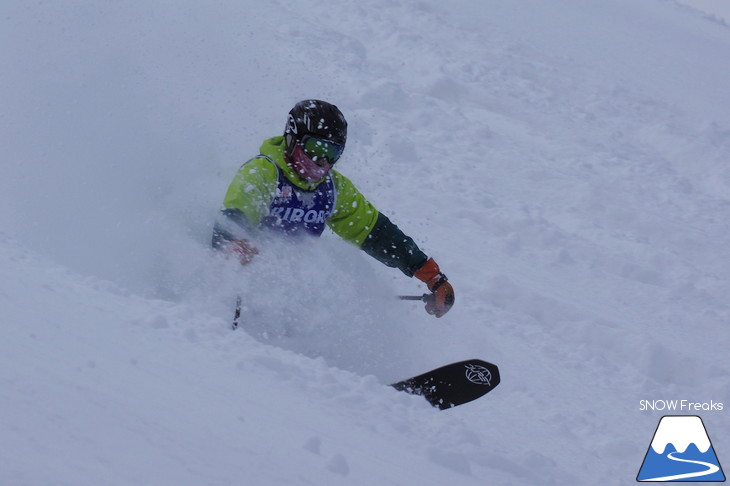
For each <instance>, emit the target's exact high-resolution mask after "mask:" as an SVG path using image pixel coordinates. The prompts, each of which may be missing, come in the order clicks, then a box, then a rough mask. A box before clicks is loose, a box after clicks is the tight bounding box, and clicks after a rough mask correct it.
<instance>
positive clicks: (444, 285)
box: [413, 258, 454, 317]
mask: <svg viewBox="0 0 730 486" xmlns="http://www.w3.org/2000/svg"><path fill="white" fill-rule="evenodd" d="M413 276H414V277H416V278H417V279H418V280H420V281H421V282H424V283H425V284H426V286H427V287H428V290H430V291H431V293H432V294H433V295H432V298H431V299H428V300H427V301H426V312H428V313H429V314H431V315H434V316H436V317H441V316H443V315H444V314H446V313H447V312H449V309H451V307H452V306H453V305H454V288H453V287H452V286H451V284H450V283H449V282H448V279H447V278H446V275H444V274H443V273H441V270H440V269H439V266H438V264H437V263H436V262H435V261H433V258H429V259H428V261H426V263H424V264H423V265H422V266H421V268H419V269H418V270H417V271H416V273H414V274H413Z"/></svg>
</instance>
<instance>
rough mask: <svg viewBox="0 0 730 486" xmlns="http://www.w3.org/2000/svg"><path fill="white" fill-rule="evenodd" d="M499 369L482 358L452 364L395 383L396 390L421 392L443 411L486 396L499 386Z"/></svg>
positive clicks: (419, 393)
mask: <svg viewBox="0 0 730 486" xmlns="http://www.w3.org/2000/svg"><path fill="white" fill-rule="evenodd" d="M499 381H500V377H499V368H497V366H496V365H494V364H492V363H487V362H486V361H482V360H480V359H469V360H466V361H459V362H457V363H451V364H448V365H446V366H442V367H441V368H436V369H435V370H431V371H428V372H426V373H424V374H422V375H418V376H414V377H413V378H409V379H407V380H403V381H399V382H398V383H393V384H392V385H390V386H392V387H393V388H395V389H396V390H399V391H404V392H406V393H410V394H412V395H421V396H423V398H425V399H426V400H428V402H429V403H430V404H431V405H433V406H434V407H437V408H439V409H440V410H445V409H447V408H452V407H456V406H457V405H462V404H464V403H467V402H471V401H472V400H476V399H477V398H479V397H481V396H484V395H486V394H487V393H489V392H490V391H492V390H493V389H494V388H495V387H496V386H497V385H499Z"/></svg>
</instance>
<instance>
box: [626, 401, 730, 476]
mask: <svg viewBox="0 0 730 486" xmlns="http://www.w3.org/2000/svg"><path fill="white" fill-rule="evenodd" d="M636 480H637V481H655V482H668V481H697V482H709V481H712V482H721V481H725V474H724V473H723V471H722V466H720V461H718V460H717V455H715V449H714V447H712V443H711V442H710V436H708V435H707V429H705V424H704V423H703V422H702V419H701V418H700V417H697V416H696V415H665V416H664V417H662V418H661V420H660V421H659V425H658V426H657V429H656V432H654V437H653V438H652V440H651V444H650V445H649V450H647V451H646V456H645V457H644V462H643V464H642V465H641V469H640V470H639V474H638V476H636Z"/></svg>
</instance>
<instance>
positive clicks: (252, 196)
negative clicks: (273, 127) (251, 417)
mask: <svg viewBox="0 0 730 486" xmlns="http://www.w3.org/2000/svg"><path fill="white" fill-rule="evenodd" d="M346 140H347V122H346V121H345V117H344V116H343V114H342V112H340V110H339V109H338V108H337V107H336V106H335V105H333V104H330V103H327V102H325V101H320V100H304V101H300V102H299V103H297V104H296V105H295V106H294V108H292V109H291V111H290V112H289V117H288V120H287V123H286V128H285V130H284V134H283V136H281V135H280V136H276V137H273V138H270V139H268V140H265V141H264V142H263V144H262V145H261V148H260V154H259V155H257V156H255V157H253V158H252V159H251V160H249V161H247V162H246V163H244V164H243V165H242V166H241V168H240V169H239V170H238V172H237V173H236V175H235V177H234V178H233V181H232V182H231V184H230V186H229V187H228V191H227V192H226V195H225V198H224V200H223V208H222V209H221V215H220V217H219V218H218V220H217V221H216V224H215V228H214V231H213V247H214V248H216V249H220V250H225V251H229V252H232V253H233V254H235V255H236V257H237V258H238V259H239V261H240V262H241V264H242V265H245V264H247V263H249V262H250V261H251V260H252V259H253V258H254V256H255V255H257V254H258V253H259V250H258V248H257V247H256V246H255V244H254V243H253V241H254V239H255V238H256V237H257V234H260V232H262V231H265V230H267V229H269V230H274V231H275V232H279V233H282V234H284V235H287V236H290V237H296V236H303V235H311V236H320V235H321V234H322V232H323V230H324V227H325V225H327V226H329V228H330V229H331V230H332V231H333V232H334V233H335V234H337V235H339V236H340V237H341V238H343V239H344V240H346V241H349V242H350V243H353V244H355V245H357V246H358V247H360V248H361V249H362V250H363V251H365V253H367V254H368V255H370V256H372V257H374V258H375V259H377V260H378V261H380V262H382V263H384V264H385V265H387V266H389V267H395V268H398V269H399V270H401V271H402V272H403V273H404V274H405V275H407V276H408V277H416V278H417V279H419V280H421V281H422V282H424V283H425V284H426V286H427V287H428V289H429V291H430V292H431V293H432V295H431V296H429V298H426V299H424V300H425V301H426V312H428V313H429V314H432V315H435V316H436V317H441V316H443V315H444V314H446V312H448V311H449V309H451V306H453V305H454V289H453V288H452V286H451V284H450V283H449V282H448V280H447V278H446V276H445V275H444V274H443V273H442V272H441V270H440V269H439V266H438V265H437V264H436V262H435V261H434V260H433V258H429V257H428V256H427V255H426V254H425V253H424V252H423V251H421V250H420V249H419V248H418V246H417V245H416V243H415V242H414V241H413V239H412V238H410V237H409V236H407V235H405V234H404V233H403V232H402V231H401V230H400V229H399V228H398V227H397V226H396V225H395V224H393V223H392V222H391V221H390V220H389V219H388V218H387V217H386V216H385V215H384V214H382V213H381V212H379V211H378V210H377V209H375V207H374V206H373V205H372V204H371V203H370V202H369V201H368V200H367V199H365V197H364V196H363V195H362V194H361V193H360V192H359V191H358V190H357V188H356V187H355V186H354V185H353V184H352V182H350V180H349V179H347V178H346V177H345V176H343V175H342V174H340V173H339V172H338V171H336V170H333V169H332V167H333V166H334V165H335V163H336V162H337V160H338V159H339V158H340V156H341V155H342V152H343V151H344V149H345V142H346Z"/></svg>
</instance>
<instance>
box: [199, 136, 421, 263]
mask: <svg viewBox="0 0 730 486" xmlns="http://www.w3.org/2000/svg"><path fill="white" fill-rule="evenodd" d="M284 152H285V142H284V137H283V136H278V137H273V138H270V139H268V140H265V141H264V142H263V144H261V148H260V155H259V156H257V157H254V158H253V159H251V160H249V161H248V162H246V163H245V164H244V165H242V166H241V168H240V169H239V170H238V172H237V173H236V175H235V176H234V178H233V181H232V182H231V184H230V185H229V186H228V190H227V191H226V195H225V197H224V199H223V208H222V209H221V213H222V215H223V218H222V219H220V220H219V221H218V222H217V223H216V227H215V230H214V235H213V245H214V246H215V247H220V246H222V244H223V243H224V242H225V241H226V240H232V239H237V238H243V237H244V236H249V237H250V236H253V235H255V233H256V231H257V230H258V229H259V227H260V224H261V221H262V219H263V218H264V217H265V216H266V215H267V214H268V212H269V207H270V205H271V202H272V201H273V199H274V197H275V196H276V189H277V186H278V171H277V168H278V169H279V171H281V173H282V174H283V175H284V176H285V177H286V178H287V179H288V180H289V181H290V182H292V183H293V184H294V185H296V186H297V187H301V188H302V189H305V190H312V189H314V188H315V187H317V185H318V184H320V183H321V182H322V181H324V179H321V180H319V181H315V182H309V181H306V180H304V179H302V178H300V177H299V176H298V175H297V174H296V173H295V172H294V170H293V169H292V168H291V167H289V165H288V164H287V163H286V161H285V159H284ZM271 162H274V163H275V164H276V167H274V165H272V163H271ZM330 176H331V177H332V180H333V183H334V186H335V190H336V192H337V200H336V205H335V208H334V210H333V212H332V214H331V215H330V217H329V218H328V219H327V220H326V224H327V226H328V227H329V228H330V229H331V230H332V231H333V232H334V233H335V234H337V235H338V236H340V237H341V238H342V239H344V240H345V241H348V242H350V243H352V244H354V245H356V246H358V247H360V248H361V249H362V250H364V251H365V252H366V253H368V254H369V255H371V256H373V257H374V258H376V259H377V260H378V261H381V262H382V263H384V264H386V265H388V266H390V267H396V268H399V269H400V270H401V271H402V272H403V273H405V274H406V275H408V276H412V275H413V273H414V272H415V271H416V270H417V269H418V268H419V267H420V266H421V265H423V263H424V262H425V261H426V260H427V257H426V255H425V254H424V253H423V252H422V251H421V250H420V249H419V248H418V246H417V245H416V244H415V242H414V241H413V240H412V239H411V238H410V237H408V236H406V235H405V234H403V232H402V231H400V230H399V229H398V227H397V226H396V225H394V224H393V223H391V222H390V220H389V219H388V218H387V217H386V216H385V215H383V214H382V213H380V212H379V211H378V210H377V209H375V207H374V206H373V205H372V204H371V203H370V202H369V201H368V200H367V199H366V198H365V197H364V196H363V195H362V194H361V193H360V191H358V190H357V188H356V187H355V186H354V184H353V183H352V182H351V181H350V180H349V179H348V178H347V177H345V176H343V175H342V174H340V173H339V172H338V171H336V170H334V169H333V170H331V171H330Z"/></svg>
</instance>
